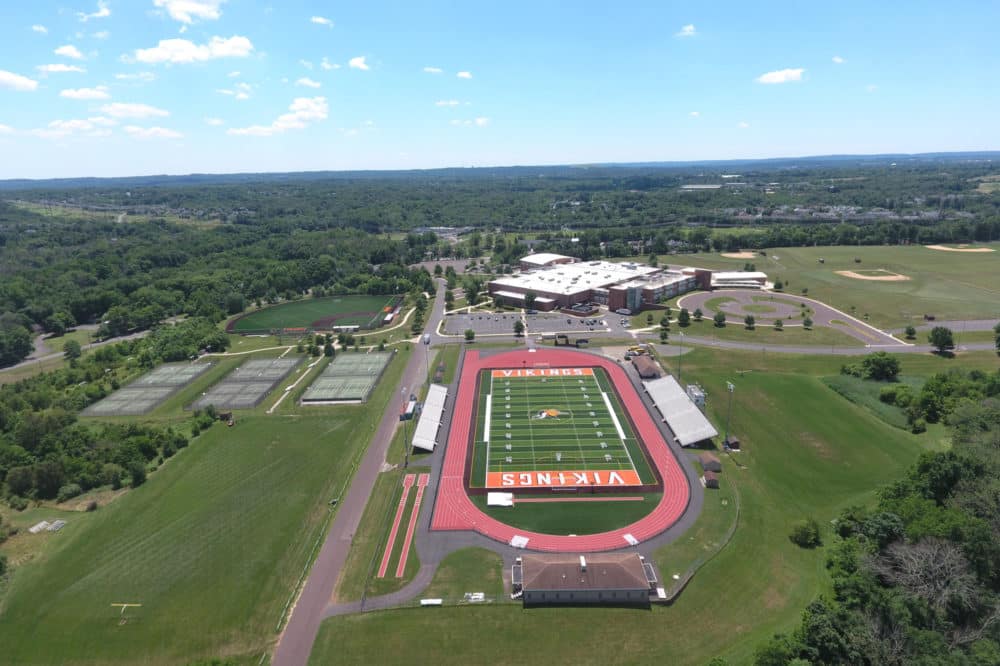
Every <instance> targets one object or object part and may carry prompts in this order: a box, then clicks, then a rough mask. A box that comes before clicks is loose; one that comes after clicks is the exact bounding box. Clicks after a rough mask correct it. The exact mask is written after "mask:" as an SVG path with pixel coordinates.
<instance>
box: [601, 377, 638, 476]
mask: <svg viewBox="0 0 1000 666" xmlns="http://www.w3.org/2000/svg"><path fill="white" fill-rule="evenodd" d="M594 381H595V382H596V381H597V378H596V377H595V378H594ZM600 389H601V385H600V383H598V385H597V390H599V391H600ZM601 398H602V399H603V400H604V404H605V405H607V408H608V413H609V414H611V422H612V423H614V424H615V430H617V431H618V437H620V438H621V442H622V448H623V449H625V455H626V456H627V457H628V462H629V464H630V465H632V471H634V472H636V473H638V471H639V470H638V469H637V468H636V466H635V461H634V460H632V453H631V452H629V450H628V444H626V443H625V431H624V430H622V424H621V422H619V421H618V414H616V413H615V409H614V407H613V406H612V405H611V399H610V398H608V394H607V393H605V392H604V391H601Z"/></svg>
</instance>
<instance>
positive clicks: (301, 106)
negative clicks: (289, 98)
mask: <svg viewBox="0 0 1000 666" xmlns="http://www.w3.org/2000/svg"><path fill="white" fill-rule="evenodd" d="M328 114H329V106H328V105H327V103H326V98H325V97H297V98H296V99H295V100H294V101H293V102H292V104H291V105H290V106H289V107H288V113H284V114H282V115H280V116H278V118H277V120H275V121H274V122H272V123H271V124H270V125H252V126H250V127H234V128H232V129H229V130H226V134H232V135H235V136H273V135H275V134H281V133H283V132H286V131H288V130H290V129H305V128H306V127H308V126H309V123H312V122H316V121H320V120H326V118H327V115H328Z"/></svg>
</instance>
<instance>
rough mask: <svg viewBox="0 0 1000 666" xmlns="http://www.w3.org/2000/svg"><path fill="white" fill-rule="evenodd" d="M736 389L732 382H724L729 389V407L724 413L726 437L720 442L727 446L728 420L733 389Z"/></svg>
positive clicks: (731, 405) (731, 406)
mask: <svg viewBox="0 0 1000 666" xmlns="http://www.w3.org/2000/svg"><path fill="white" fill-rule="evenodd" d="M735 389H736V387H735V386H733V383H732V382H726V390H727V391H729V409H728V410H727V414H726V437H725V439H723V440H722V443H723V445H724V446H726V447H727V448H728V447H729V422H730V420H731V419H732V418H733V391H734V390H735Z"/></svg>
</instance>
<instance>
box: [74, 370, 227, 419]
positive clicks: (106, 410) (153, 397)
mask: <svg viewBox="0 0 1000 666" xmlns="http://www.w3.org/2000/svg"><path fill="white" fill-rule="evenodd" d="M210 367H212V364H211V363H174V364H167V365H161V366H160V367H158V368H155V369H153V370H151V371H150V372H147V373H146V374H144V375H143V376H141V377H139V378H138V379H136V380H135V381H133V382H132V383H131V384H129V385H128V386H126V387H124V388H122V389H120V390H118V391H115V392H114V393H112V394H111V395H109V396H107V397H106V398H104V399H102V400H99V401H98V402H95V403H94V404H93V405H91V406H90V407H87V408H86V409H85V410H83V412H82V413H83V415H84V416H139V415H141V414H147V413H149V412H151V411H153V410H154V409H155V408H156V407H158V406H159V405H160V403H162V402H163V401H165V400H166V399H167V398H169V397H170V396H171V395H173V394H174V393H176V392H177V391H179V390H180V389H182V388H184V387H185V386H187V385H188V384H190V383H191V382H192V381H194V380H195V378H197V377H198V376H199V375H201V373H203V372H205V371H206V370H208V369H209V368H210Z"/></svg>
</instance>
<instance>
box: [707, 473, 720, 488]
mask: <svg viewBox="0 0 1000 666" xmlns="http://www.w3.org/2000/svg"><path fill="white" fill-rule="evenodd" d="M705 487H706V488H718V487H719V475H718V474H716V473H715V472H705Z"/></svg>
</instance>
